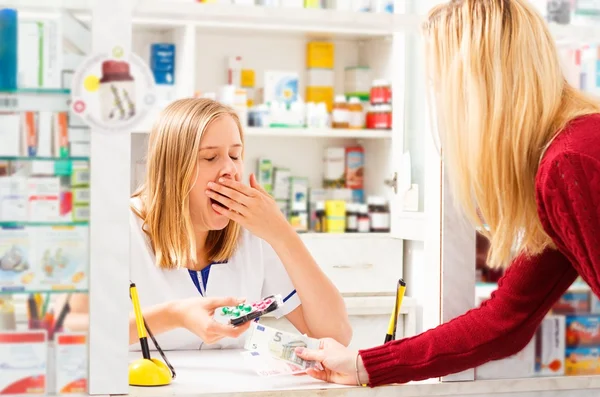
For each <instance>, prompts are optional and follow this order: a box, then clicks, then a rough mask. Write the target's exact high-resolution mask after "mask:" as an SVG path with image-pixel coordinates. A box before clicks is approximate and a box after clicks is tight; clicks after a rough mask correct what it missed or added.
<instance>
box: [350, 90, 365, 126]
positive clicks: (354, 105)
mask: <svg viewBox="0 0 600 397" xmlns="http://www.w3.org/2000/svg"><path fill="white" fill-rule="evenodd" d="M348 111H349V116H350V117H349V123H348V124H349V127H350V128H351V129H353V130H361V129H363V128H364V126H365V123H364V115H363V106H362V104H361V103H360V99H358V98H357V97H352V98H350V101H349V104H348Z"/></svg>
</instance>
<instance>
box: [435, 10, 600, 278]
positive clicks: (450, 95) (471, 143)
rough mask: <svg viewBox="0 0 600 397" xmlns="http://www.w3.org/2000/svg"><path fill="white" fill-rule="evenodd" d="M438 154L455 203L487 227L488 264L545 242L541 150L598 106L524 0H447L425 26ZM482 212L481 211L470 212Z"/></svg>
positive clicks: (535, 251)
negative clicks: (566, 70) (539, 188)
mask: <svg viewBox="0 0 600 397" xmlns="http://www.w3.org/2000/svg"><path fill="white" fill-rule="evenodd" d="M424 36H425V41H426V57H427V64H428V69H429V70H428V72H429V77H430V78H431V82H432V84H433V89H434V91H435V95H434V97H435V98H436V108H437V111H438V114H437V117H438V124H439V129H440V137H441V142H442V154H443V159H444V162H445V164H446V166H447V169H448V174H449V175H448V176H449V182H450V186H451V189H452V192H453V195H454V197H455V198H456V200H457V202H458V203H460V205H461V206H462V207H463V209H464V210H465V213H466V215H467V217H468V218H469V219H470V220H471V221H472V223H473V224H474V225H476V226H480V227H482V228H483V226H484V225H483V222H484V221H485V223H486V224H487V226H488V227H489V231H484V234H485V235H486V236H487V237H488V238H489V239H490V242H491V248H490V252H489V256H488V264H489V265H491V266H494V267H502V266H508V265H509V264H510V261H511V259H512V257H513V250H512V248H513V244H515V242H516V241H515V238H516V237H517V235H521V236H522V239H520V241H519V242H517V246H516V252H517V253H525V254H529V255H533V254H538V253H540V252H541V251H542V250H544V249H545V248H546V247H552V246H553V244H552V241H551V239H550V237H549V236H548V235H547V234H546V233H545V232H544V229H543V228H542V225H541V222H540V219H539V217H538V213H537V206H536V197H535V178H536V173H537V170H538V166H539V163H540V161H541V158H542V156H543V154H544V152H545V150H546V148H547V147H548V146H549V145H550V143H551V142H552V140H553V139H554V137H555V136H556V135H557V134H558V133H559V132H560V131H561V130H562V129H563V128H565V127H566V126H567V124H568V123H569V121H571V120H573V119H574V118H577V117H579V116H582V115H586V114H591V113H596V112H598V111H600V106H599V104H598V103H597V102H595V101H594V100H593V99H591V98H590V97H587V96H586V95H584V94H583V93H581V92H580V91H578V90H577V89H575V88H574V87H572V86H571V85H569V83H568V82H567V81H566V80H565V77H564V75H563V72H562V70H561V64H560V61H559V56H558V51H557V48H556V46H555V42H554V40H553V37H552V35H551V33H550V31H549V29H548V26H547V25H546V23H545V22H544V20H543V18H542V17H541V16H540V15H539V14H538V13H537V12H536V11H535V10H534V9H533V8H532V6H530V5H529V3H527V2H526V1H525V0H455V1H450V2H449V3H446V4H444V5H441V6H437V7H435V8H434V9H433V10H432V11H431V12H430V14H429V16H428V20H427V21H426V23H425V25H424ZM477 209H479V210H480V212H481V216H482V218H483V219H481V218H480V217H479V216H478V214H477Z"/></svg>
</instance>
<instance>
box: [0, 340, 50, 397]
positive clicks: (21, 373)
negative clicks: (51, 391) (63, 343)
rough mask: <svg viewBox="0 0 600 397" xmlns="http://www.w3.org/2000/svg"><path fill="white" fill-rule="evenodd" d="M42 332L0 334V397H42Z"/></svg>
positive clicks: (44, 345) (45, 349)
mask: <svg viewBox="0 0 600 397" xmlns="http://www.w3.org/2000/svg"><path fill="white" fill-rule="evenodd" d="M47 357H48V344H47V339H46V332H45V331H30V332H0V368H1V369H2V370H1V371H0V395H15V394H21V395H45V394H46V369H47Z"/></svg>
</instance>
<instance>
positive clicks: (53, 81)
mask: <svg viewBox="0 0 600 397" xmlns="http://www.w3.org/2000/svg"><path fill="white" fill-rule="evenodd" d="M18 33H19V46H18V55H19V70H18V84H19V87H23V88H61V87H62V76H61V74H62V57H63V48H62V47H63V46H62V40H63V38H62V28H61V25H60V23H59V21H57V20H51V19H43V20H38V21H19V32H18Z"/></svg>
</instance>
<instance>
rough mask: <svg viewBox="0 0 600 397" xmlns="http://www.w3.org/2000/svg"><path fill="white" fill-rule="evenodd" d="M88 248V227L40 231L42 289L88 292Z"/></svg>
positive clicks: (37, 235)
mask: <svg viewBox="0 0 600 397" xmlns="http://www.w3.org/2000/svg"><path fill="white" fill-rule="evenodd" d="M88 245H89V229H88V227H87V226H69V227H39V228H37V233H36V256H37V260H38V263H39V264H40V266H41V269H40V272H39V273H40V281H39V283H40V285H42V288H45V289H46V288H50V289H55V290H56V289H87V287H88V276H87V274H88Z"/></svg>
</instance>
